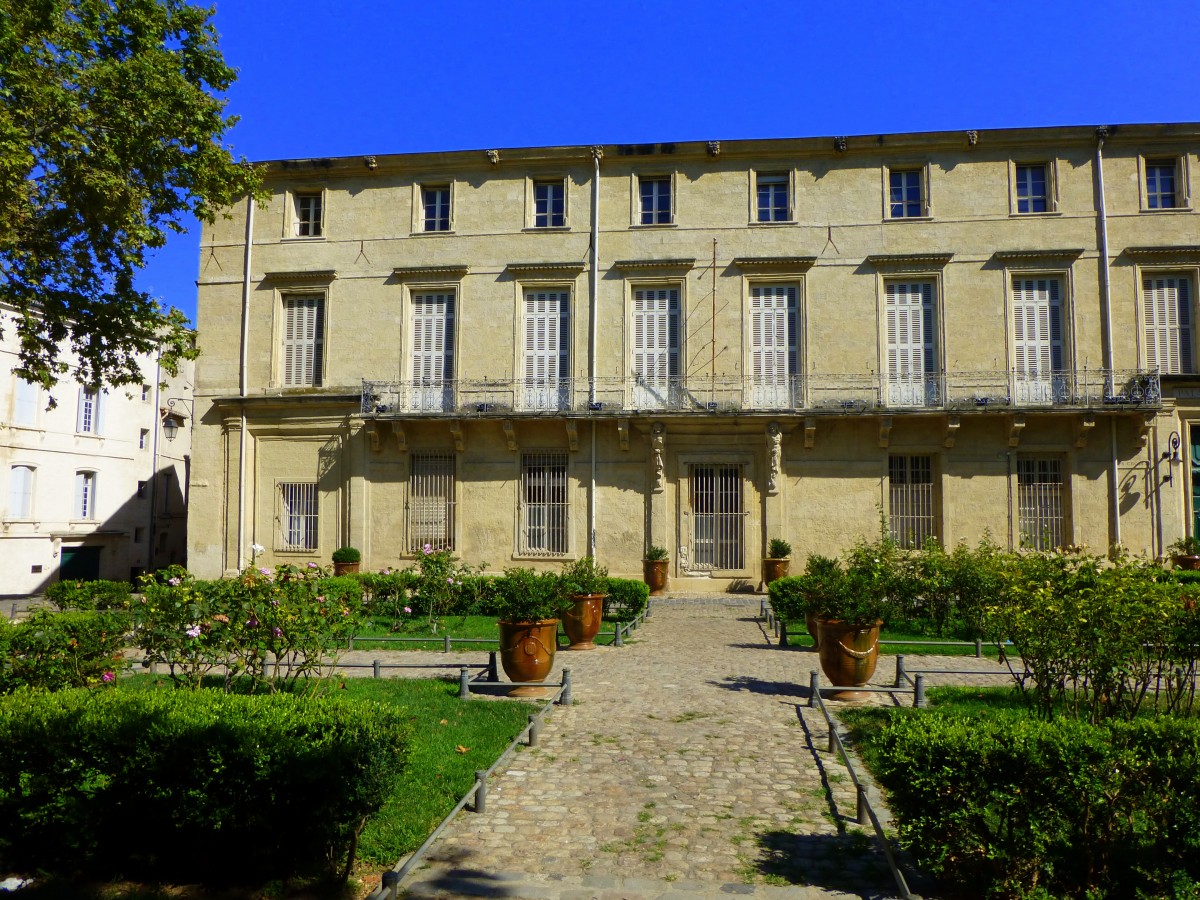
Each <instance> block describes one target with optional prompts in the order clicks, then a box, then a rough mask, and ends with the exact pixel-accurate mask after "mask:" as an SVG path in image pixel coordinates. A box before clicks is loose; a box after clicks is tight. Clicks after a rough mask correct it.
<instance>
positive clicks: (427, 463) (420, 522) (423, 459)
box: [408, 453, 454, 553]
mask: <svg viewBox="0 0 1200 900" xmlns="http://www.w3.org/2000/svg"><path fill="white" fill-rule="evenodd" d="M426 544H428V545H429V546H430V547H431V548H432V549H434V550H453V549H454V454H453V453H414V454H413V456H412V472H411V474H410V476H409V480H408V550H409V552H410V553H419V552H421V550H422V549H423V548H424V547H425V545H426Z"/></svg>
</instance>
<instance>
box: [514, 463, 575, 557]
mask: <svg viewBox="0 0 1200 900" xmlns="http://www.w3.org/2000/svg"><path fill="white" fill-rule="evenodd" d="M519 504H520V508H519V510H518V516H519V524H518V545H519V546H518V552H519V553H520V554H521V555H523V556H563V555H565V554H566V552H567V509H568V503H567V454H565V453H523V454H522V455H521V494H520V498H519Z"/></svg>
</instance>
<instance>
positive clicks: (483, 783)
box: [474, 769, 487, 813]
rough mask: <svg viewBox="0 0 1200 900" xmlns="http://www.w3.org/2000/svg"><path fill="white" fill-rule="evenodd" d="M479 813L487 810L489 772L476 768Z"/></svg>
mask: <svg viewBox="0 0 1200 900" xmlns="http://www.w3.org/2000/svg"><path fill="white" fill-rule="evenodd" d="M474 810H475V812H477V813H481V812H487V772H485V771H484V770H483V769H476V770H475V806H474Z"/></svg>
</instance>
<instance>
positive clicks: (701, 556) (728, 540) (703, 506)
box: [689, 463, 746, 571]
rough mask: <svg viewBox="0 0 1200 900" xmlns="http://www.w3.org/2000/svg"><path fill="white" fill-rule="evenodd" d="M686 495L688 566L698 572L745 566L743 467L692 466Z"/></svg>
mask: <svg viewBox="0 0 1200 900" xmlns="http://www.w3.org/2000/svg"><path fill="white" fill-rule="evenodd" d="M689 482H690V484H689V487H690V490H689V494H690V498H689V499H690V503H691V510H692V530H691V535H690V536H689V538H690V542H691V548H690V550H691V553H690V559H691V566H690V568H692V569H696V570H700V571H716V570H739V569H744V568H745V566H746V506H745V502H744V500H743V496H742V466H740V465H729V464H724V465H716V464H712V465H709V464H703V463H699V464H694V465H692V466H691V473H690V479H689Z"/></svg>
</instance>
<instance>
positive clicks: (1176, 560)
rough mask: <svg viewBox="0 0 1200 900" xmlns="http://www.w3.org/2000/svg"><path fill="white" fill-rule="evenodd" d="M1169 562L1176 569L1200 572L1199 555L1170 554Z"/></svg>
mask: <svg viewBox="0 0 1200 900" xmlns="http://www.w3.org/2000/svg"><path fill="white" fill-rule="evenodd" d="M1171 564H1172V565H1173V566H1175V568H1177V569H1184V570H1185V571H1188V572H1200V556H1172V557H1171Z"/></svg>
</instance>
